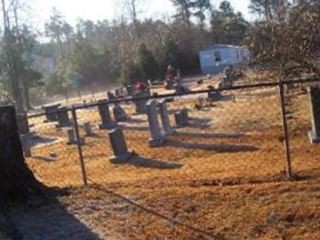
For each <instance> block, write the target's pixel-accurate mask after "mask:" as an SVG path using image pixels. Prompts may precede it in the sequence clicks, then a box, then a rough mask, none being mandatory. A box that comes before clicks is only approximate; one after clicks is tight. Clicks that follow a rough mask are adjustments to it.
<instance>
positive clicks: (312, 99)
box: [308, 86, 320, 144]
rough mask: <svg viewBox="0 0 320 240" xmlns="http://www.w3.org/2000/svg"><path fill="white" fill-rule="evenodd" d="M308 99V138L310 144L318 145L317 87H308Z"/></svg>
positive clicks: (319, 97)
mask: <svg viewBox="0 0 320 240" xmlns="http://www.w3.org/2000/svg"><path fill="white" fill-rule="evenodd" d="M308 97H309V105H310V118H311V125H312V130H311V131H310V132H309V138H310V141H311V143H312V144H315V143H320V88H319V87H318V86H312V87H309V88H308Z"/></svg>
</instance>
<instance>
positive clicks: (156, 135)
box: [146, 100, 166, 147]
mask: <svg viewBox="0 0 320 240" xmlns="http://www.w3.org/2000/svg"><path fill="white" fill-rule="evenodd" d="M146 108H147V115H148V122H149V129H150V135H151V136H150V139H149V146H150V147H158V146H161V145H162V144H163V143H164V142H165V140H166V139H165V136H164V135H163V134H162V131H161V128H160V124H159V119H158V109H157V101H156V100H150V101H148V102H147V104H146Z"/></svg>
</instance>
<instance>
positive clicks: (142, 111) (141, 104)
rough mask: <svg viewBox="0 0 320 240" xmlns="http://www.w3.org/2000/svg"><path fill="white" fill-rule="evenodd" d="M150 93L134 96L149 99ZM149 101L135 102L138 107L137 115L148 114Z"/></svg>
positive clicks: (145, 92) (143, 92)
mask: <svg viewBox="0 0 320 240" xmlns="http://www.w3.org/2000/svg"><path fill="white" fill-rule="evenodd" d="M149 96H150V95H149V92H148V91H140V92H138V93H135V94H134V96H133V97H134V98H143V97H149ZM147 101H148V100H147V99H143V100H135V101H134V103H135V105H136V113H137V114H145V113H146V103H147Z"/></svg>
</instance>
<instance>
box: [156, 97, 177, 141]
mask: <svg viewBox="0 0 320 240" xmlns="http://www.w3.org/2000/svg"><path fill="white" fill-rule="evenodd" d="M158 107H159V113H160V116H161V121H162V126H163V130H164V133H165V135H171V134H173V133H174V131H173V129H172V127H171V124H170V119H169V113H168V109H167V101H166V99H162V100H160V101H159V104H158Z"/></svg>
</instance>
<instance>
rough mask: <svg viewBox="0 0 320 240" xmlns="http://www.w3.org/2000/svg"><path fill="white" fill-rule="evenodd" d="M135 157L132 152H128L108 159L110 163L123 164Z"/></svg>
mask: <svg viewBox="0 0 320 240" xmlns="http://www.w3.org/2000/svg"><path fill="white" fill-rule="evenodd" d="M134 155H135V152H134V151H128V152H127V153H126V154H123V155H121V156H112V157H111V158H110V162H111V163H125V162H127V161H128V160H129V159H130V158H131V157H133V156H134Z"/></svg>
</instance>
